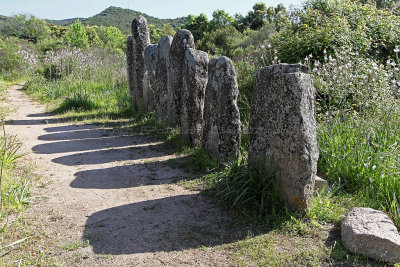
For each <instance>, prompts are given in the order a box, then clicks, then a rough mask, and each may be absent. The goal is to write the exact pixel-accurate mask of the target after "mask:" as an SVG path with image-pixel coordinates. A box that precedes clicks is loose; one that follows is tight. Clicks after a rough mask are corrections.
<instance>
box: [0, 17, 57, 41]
mask: <svg viewBox="0 0 400 267" xmlns="http://www.w3.org/2000/svg"><path fill="white" fill-rule="evenodd" d="M0 33H1V34H3V35H4V36H14V37H18V38H21V39H25V40H28V41H31V42H33V43H37V42H38V41H39V40H40V39H43V38H46V37H49V36H50V28H49V27H48V26H47V23H46V22H45V21H44V20H42V19H38V18H35V17H34V16H28V15H15V16H13V17H10V18H7V19H6V20H5V21H4V22H2V23H1V24H0Z"/></svg>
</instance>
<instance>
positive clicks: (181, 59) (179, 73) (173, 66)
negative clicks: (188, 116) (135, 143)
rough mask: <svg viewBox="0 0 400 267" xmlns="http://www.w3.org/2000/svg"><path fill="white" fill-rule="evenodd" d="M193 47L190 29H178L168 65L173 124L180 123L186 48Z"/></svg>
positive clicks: (170, 119) (170, 116) (171, 120)
mask: <svg viewBox="0 0 400 267" xmlns="http://www.w3.org/2000/svg"><path fill="white" fill-rule="evenodd" d="M188 48H194V38H193V35H192V33H191V32H190V31H188V30H180V31H178V32H177V33H176V34H175V36H174V39H173V40H172V44H171V49H170V53H169V65H168V93H169V94H170V97H171V99H172V101H171V103H170V112H169V121H170V122H171V123H172V124H173V125H179V124H180V122H181V121H180V116H181V113H182V99H181V97H182V86H183V75H184V69H185V53H186V49H188Z"/></svg>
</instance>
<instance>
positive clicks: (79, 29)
mask: <svg viewBox="0 0 400 267" xmlns="http://www.w3.org/2000/svg"><path fill="white" fill-rule="evenodd" d="M65 40H66V41H67V42H68V43H69V44H70V45H71V46H75V47H77V48H86V47H89V39H88V36H87V34H86V30H85V27H84V26H83V25H82V23H81V22H80V21H79V19H77V20H76V21H75V23H73V24H72V25H71V26H70V29H69V30H68V31H67V33H66V34H65Z"/></svg>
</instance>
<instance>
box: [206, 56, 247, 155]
mask: <svg viewBox="0 0 400 267" xmlns="http://www.w3.org/2000/svg"><path fill="white" fill-rule="evenodd" d="M236 76H237V75H236V71H235V67H234V65H233V63H232V61H231V60H230V59H229V58H227V57H220V58H213V59H212V60H211V61H210V63H209V64H208V83H207V88H206V94H205V100H204V129H203V140H202V146H203V147H204V148H205V149H206V150H207V151H208V152H209V153H210V154H211V155H213V156H214V157H216V158H217V159H218V160H220V161H230V160H233V159H235V158H237V157H238V156H239V154H240V141H241V139H240V138H241V123H240V113H239V108H238V106H237V97H238V95H239V89H238V85H237V77H236Z"/></svg>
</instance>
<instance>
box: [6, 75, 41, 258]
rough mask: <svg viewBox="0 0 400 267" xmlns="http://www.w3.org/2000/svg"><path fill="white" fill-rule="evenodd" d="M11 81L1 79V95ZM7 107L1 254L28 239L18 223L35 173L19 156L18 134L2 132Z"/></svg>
mask: <svg viewBox="0 0 400 267" xmlns="http://www.w3.org/2000/svg"><path fill="white" fill-rule="evenodd" d="M12 84H15V83H13V82H4V81H0V90H1V96H2V97H4V91H5V90H6V88H7V87H8V86H10V85H12ZM3 99H4V98H3ZM7 112H8V110H6V109H5V108H3V107H0V114H1V124H0V129H1V137H0V166H1V167H0V169H1V171H0V191H1V192H0V205H1V207H0V255H1V256H3V255H5V254H7V253H9V252H10V251H12V250H13V249H15V248H16V247H18V246H23V245H24V243H26V242H28V239H29V238H30V236H29V235H27V234H25V233H24V231H25V230H23V229H21V228H20V227H19V226H20V225H21V224H24V219H23V212H24V210H25V209H26V208H27V207H28V206H29V205H30V204H31V203H32V202H33V200H34V197H33V195H32V192H31V184H32V182H33V181H34V180H36V179H37V177H36V176H35V175H34V174H33V172H32V170H33V167H32V166H28V165H25V164H24V163H23V162H21V161H19V159H20V158H21V157H22V156H23V155H22V154H21V152H20V147H21V143H20V141H19V140H18V137H17V136H13V135H10V134H8V133H5V135H4V133H3V121H4V118H5V115H6V114H7Z"/></svg>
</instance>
